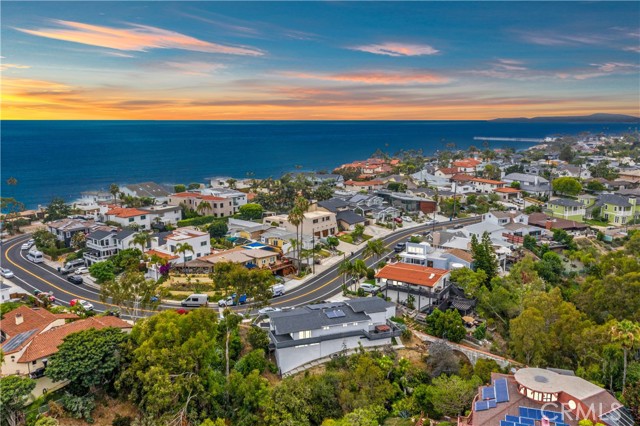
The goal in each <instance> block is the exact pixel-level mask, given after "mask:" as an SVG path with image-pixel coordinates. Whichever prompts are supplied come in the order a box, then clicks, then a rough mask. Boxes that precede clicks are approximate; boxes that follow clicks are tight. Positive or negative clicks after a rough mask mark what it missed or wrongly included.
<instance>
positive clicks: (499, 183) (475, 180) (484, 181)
mask: <svg viewBox="0 0 640 426" xmlns="http://www.w3.org/2000/svg"><path fill="white" fill-rule="evenodd" d="M471 180H472V181H474V182H480V183H490V184H493V185H504V184H505V183H506V182H502V181H501V180H491V179H482V178H473V179H471Z"/></svg>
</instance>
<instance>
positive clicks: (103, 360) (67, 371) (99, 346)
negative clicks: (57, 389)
mask: <svg viewBox="0 0 640 426" xmlns="http://www.w3.org/2000/svg"><path fill="white" fill-rule="evenodd" d="M127 338H128V337H127V334H126V333H124V332H122V330H120V329H119V328H115V327H107V328H103V329H100V330H96V329H95V328H90V329H88V330H83V331H80V332H78V333H73V334H70V335H68V336H67V337H65V338H64V341H63V342H62V344H61V345H60V346H58V352H56V353H55V354H54V355H52V356H51V358H50V359H49V364H48V365H47V376H48V377H50V378H51V379H52V380H53V381H61V380H69V381H70V382H71V383H72V384H73V385H75V386H78V388H79V389H82V390H83V391H82V392H81V393H79V394H82V393H83V392H86V391H87V390H89V389H90V388H93V387H95V386H100V385H104V384H106V383H109V382H110V381H112V380H114V379H115V373H116V372H117V371H118V368H119V367H120V364H121V362H122V359H123V357H122V353H121V352H122V350H123V349H122V344H123V343H124V342H125V341H126V340H127Z"/></svg>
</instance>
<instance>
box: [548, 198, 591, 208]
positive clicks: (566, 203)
mask: <svg viewBox="0 0 640 426" xmlns="http://www.w3.org/2000/svg"><path fill="white" fill-rule="evenodd" d="M549 204H550V205H554V206H562V207H584V205H583V204H582V203H580V202H578V201H575V200H570V199H568V198H557V199H555V200H549Z"/></svg>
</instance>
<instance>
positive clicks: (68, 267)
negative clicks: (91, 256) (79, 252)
mask: <svg viewBox="0 0 640 426" xmlns="http://www.w3.org/2000/svg"><path fill="white" fill-rule="evenodd" d="M81 266H85V263H84V259H75V260H70V261H68V262H67V263H65V264H64V267H63V268H62V269H61V270H60V272H61V273H62V274H63V275H64V274H68V273H71V272H73V271H75V270H76V269H78V268H80V267H81Z"/></svg>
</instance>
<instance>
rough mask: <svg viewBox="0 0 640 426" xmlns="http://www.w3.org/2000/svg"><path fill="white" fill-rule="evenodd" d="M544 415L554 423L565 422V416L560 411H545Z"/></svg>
mask: <svg viewBox="0 0 640 426" xmlns="http://www.w3.org/2000/svg"><path fill="white" fill-rule="evenodd" d="M542 415H543V416H546V417H547V418H548V419H549V420H550V421H552V422H560V421H563V420H564V416H563V415H562V413H560V412H558V411H550V410H544V411H543V412H542Z"/></svg>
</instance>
